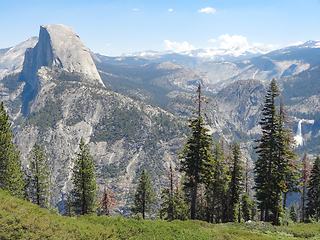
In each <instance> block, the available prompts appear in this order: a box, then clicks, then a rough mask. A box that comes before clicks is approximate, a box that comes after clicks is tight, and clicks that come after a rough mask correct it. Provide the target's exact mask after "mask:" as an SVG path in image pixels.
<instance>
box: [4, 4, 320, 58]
mask: <svg viewBox="0 0 320 240" xmlns="http://www.w3.org/2000/svg"><path fill="white" fill-rule="evenodd" d="M0 6H1V7H0V49H2V48H8V47H12V46H15V45H17V44H19V43H21V42H23V41H25V40H27V39H28V38H30V37H33V36H38V34H39V29H40V27H39V26H40V25H51V24H55V23H59V24H64V25H67V26H70V27H71V28H73V29H74V30H75V31H76V33H77V34H78V35H79V36H80V38H81V40H82V41H83V42H84V44H85V45H86V46H87V47H88V48H90V49H91V50H92V51H93V52H95V53H101V54H105V55H108V56H119V55H121V54H122V53H133V52H140V51H146V50H154V51H164V50H172V51H175V52H182V51H187V50H193V49H201V48H223V49H228V48H232V47H235V46H239V47H242V48H251V47H256V48H261V49H266V50H273V49H277V48H281V47H286V46H288V45H291V44H296V43H299V42H305V41H308V40H320V0H268V1H265V0H250V1H249V0H241V1H240V0H238V1H237V0H230V1H229V0H217V1H215V0H211V1H207V0H193V1H189V0H183V1H180V0H162V1H150V0H90V1H89V0H86V1H85V0H54V1H52V0H51V1H49V0H28V1H24V0H10V1H8V0H0Z"/></svg>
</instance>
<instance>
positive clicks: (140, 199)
mask: <svg viewBox="0 0 320 240" xmlns="http://www.w3.org/2000/svg"><path fill="white" fill-rule="evenodd" d="M154 203H155V192H154V190H153V187H152V184H151V181H150V179H149V176H148V174H147V172H146V170H145V169H143V170H142V173H141V177H140V179H139V183H138V186H137V190H136V193H135V194H134V206H132V207H131V211H132V212H133V213H135V214H137V213H141V214H142V218H143V219H145V216H146V213H147V212H150V211H151V210H152V207H153V204H154Z"/></svg>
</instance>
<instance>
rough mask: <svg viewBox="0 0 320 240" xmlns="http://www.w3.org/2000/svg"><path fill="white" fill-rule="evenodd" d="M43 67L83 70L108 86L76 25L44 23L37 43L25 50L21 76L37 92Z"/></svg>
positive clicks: (87, 77)
mask: <svg viewBox="0 0 320 240" xmlns="http://www.w3.org/2000/svg"><path fill="white" fill-rule="evenodd" d="M41 67H50V68H59V69H62V70H65V71H67V72H71V73H72V72H75V73H79V74H81V75H83V79H85V81H87V82H90V83H92V84H97V85H100V86H104V84H103V82H102V81H101V78H100V76H99V73H98V71H97V69H96V66H95V64H94V62H93V60H92V58H91V55H90V50H89V49H88V48H87V47H86V46H85V45H84V44H83V42H82V41H81V40H80V38H79V36H78V35H77V34H76V33H75V31H74V30H73V29H72V28H70V27H68V26H64V25H62V24H53V25H50V26H45V25H42V26H40V33H39V40H38V43H37V45H36V46H35V47H34V48H29V49H27V51H26V53H25V60H24V63H23V70H22V73H21V77H22V79H23V80H24V81H26V82H27V83H29V84H30V86H31V87H32V89H35V90H36V91H39V89H40V86H39V81H38V70H39V69H41Z"/></svg>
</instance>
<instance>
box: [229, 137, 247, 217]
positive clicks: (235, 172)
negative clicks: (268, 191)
mask: <svg viewBox="0 0 320 240" xmlns="http://www.w3.org/2000/svg"><path fill="white" fill-rule="evenodd" d="M232 163H233V164H232V168H231V172H230V175H231V180H230V183H229V186H230V187H229V188H230V208H229V209H230V214H229V217H230V218H229V221H231V222H234V221H235V220H236V217H237V215H236V210H237V207H238V206H239V204H240V196H241V193H242V192H243V189H244V175H243V173H242V172H243V170H244V167H243V166H242V165H241V164H242V160H241V151H240V147H239V145H238V144H237V143H235V144H233V146H232Z"/></svg>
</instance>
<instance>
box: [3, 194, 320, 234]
mask: <svg viewBox="0 0 320 240" xmlns="http://www.w3.org/2000/svg"><path fill="white" fill-rule="evenodd" d="M319 230H320V224H308V225H306V224H296V225H292V226H290V227H273V226H271V225H270V224H266V223H259V222H257V223H246V224H245V223H243V224H234V223H228V224H208V223H206V222H201V221H191V220H188V221H184V222H183V221H173V222H166V221H162V220H155V221H151V220H145V221H141V220H140V221H139V220H135V219H125V218H123V217H120V216H118V217H114V218H108V217H105V216H102V217H98V216H95V215H88V216H81V217H75V218H68V217H63V216H59V215H57V214H51V213H49V212H48V211H47V210H44V209H41V208H39V207H38V206H36V205H34V204H31V203H28V202H26V201H23V200H20V199H16V198H14V197H11V196H10V195H8V194H7V193H6V192H4V191H2V190H0V239H233V240H235V239H246V240H250V239H252V240H259V239H264V240H268V239H320V231H319Z"/></svg>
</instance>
